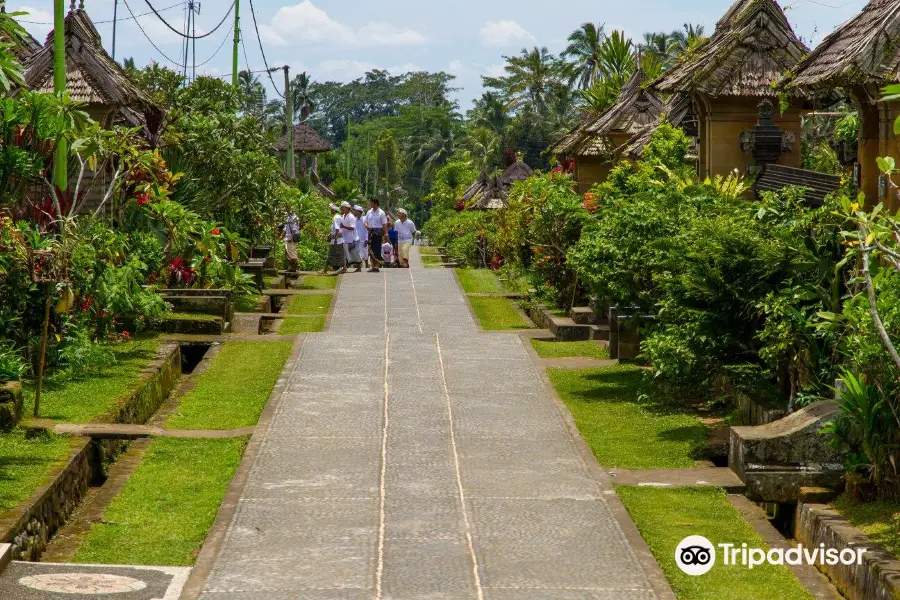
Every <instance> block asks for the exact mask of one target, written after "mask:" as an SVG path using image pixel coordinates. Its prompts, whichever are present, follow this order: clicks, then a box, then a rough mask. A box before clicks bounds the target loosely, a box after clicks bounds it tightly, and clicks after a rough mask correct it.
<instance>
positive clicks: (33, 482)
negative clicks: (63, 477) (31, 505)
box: [0, 429, 71, 512]
mask: <svg viewBox="0 0 900 600" xmlns="http://www.w3.org/2000/svg"><path fill="white" fill-rule="evenodd" d="M70 449H71V443H70V441H69V440H67V439H65V438H62V437H59V436H56V435H53V434H49V433H48V434H46V435H41V436H38V437H35V438H33V439H26V438H25V433H24V431H23V430H21V429H14V430H13V431H11V432H9V433H4V434H0V512H3V511H7V510H9V509H11V508H13V507H15V506H17V505H18V504H19V503H20V502H23V501H24V500H27V499H28V498H30V497H31V495H32V494H33V493H34V492H35V490H37V489H38V488H39V487H40V486H41V485H43V484H44V483H46V481H47V477H48V475H49V474H50V471H51V470H52V469H53V467H54V465H56V464H58V463H60V461H62V460H63V459H65V458H67V457H68V456H69V451H70Z"/></svg>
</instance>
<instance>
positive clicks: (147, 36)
mask: <svg viewBox="0 0 900 600" xmlns="http://www.w3.org/2000/svg"><path fill="white" fill-rule="evenodd" d="M122 2H123V3H124V4H125V8H127V9H128V14H130V15H131V17H132V18H133V19H134V22H135V24H136V25H137V26H138V29H140V30H141V33H143V34H144V37H145V38H147V41H148V42H150V45H151V46H153V48H154V49H155V50H156V51H157V52H159V53H160V55H162V57H163V58H165V59H166V60H167V61H169V62H170V63H172V64H173V65H175V66H176V67H181V65H180V64H178V63H177V62H175V61H174V60H172V59H171V58H169V57H168V56H167V55H166V53H165V52H163V51H162V50H160V49H159V46H157V45H156V44H155V43H154V42H153V39H152V38H151V37H150V36H149V35H147V32H146V31H144V28H143V27H142V26H141V22H140V21H138V20H137V18H136V17H135V16H134V13H133V12H132V11H131V7H130V6H128V0H122Z"/></svg>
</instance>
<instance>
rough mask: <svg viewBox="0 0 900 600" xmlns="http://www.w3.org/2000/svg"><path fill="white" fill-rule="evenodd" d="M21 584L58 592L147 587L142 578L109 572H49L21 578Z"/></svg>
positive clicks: (119, 591)
mask: <svg viewBox="0 0 900 600" xmlns="http://www.w3.org/2000/svg"><path fill="white" fill-rule="evenodd" d="M19 585H24V586H25V587H30V588H32V589H35V590H41V591H42V592H54V593H56V594H122V593H125V592H137V591H140V590H142V589H144V588H146V587H147V584H146V583H144V582H143V581H141V580H140V579H133V578H131V577H124V576H122V575H111V574H109V573H48V574H47V575H31V576H29V577H23V578H22V579H20V580H19Z"/></svg>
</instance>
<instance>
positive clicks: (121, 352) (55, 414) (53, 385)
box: [0, 336, 159, 456]
mask: <svg viewBox="0 0 900 600" xmlns="http://www.w3.org/2000/svg"><path fill="white" fill-rule="evenodd" d="M109 349H110V350H112V352H113V353H114V354H115V356H116V363H115V364H114V365H112V366H110V367H107V368H105V369H103V370H102V371H99V372H97V373H87V374H85V375H84V376H83V377H79V378H77V379H73V378H71V377H69V376H67V375H66V374H65V373H57V374H54V375H52V376H50V377H48V378H46V379H45V380H44V389H43V391H42V392H41V414H40V416H41V418H43V419H51V420H53V421H57V422H61V423H87V422H89V421H92V420H94V419H95V418H97V417H99V416H100V415H104V414H106V413H108V412H109V411H111V410H112V409H113V408H114V407H115V406H116V403H117V402H118V401H119V399H120V398H122V397H123V396H125V395H127V394H128V393H130V392H132V391H134V390H135V389H136V388H137V386H138V383H139V382H140V380H141V371H142V370H143V369H144V368H145V367H146V366H147V364H148V363H149V362H150V360H151V359H152V358H153V357H154V356H155V355H156V353H157V351H158V350H159V340H158V339H157V338H156V337H155V336H144V337H139V338H137V339H135V340H133V341H131V342H121V343H112V344H109ZM23 393H24V395H25V414H26V415H31V414H33V412H34V386H33V385H27V386H25V390H24V391H23ZM0 456H2V454H0Z"/></svg>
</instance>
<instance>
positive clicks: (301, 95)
mask: <svg viewBox="0 0 900 600" xmlns="http://www.w3.org/2000/svg"><path fill="white" fill-rule="evenodd" d="M311 83H312V78H310V76H309V74H308V73H307V72H306V71H304V72H302V73H300V74H299V75H297V76H296V77H294V80H293V81H292V82H291V96H292V99H293V101H294V114H297V113H299V114H300V122H301V123H302V122H304V121H306V120H307V118H309V114H310V113H311V112H313V111H315V110H316V105H315V102H313V98H312V94H310V90H309V86H310V84H311Z"/></svg>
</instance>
